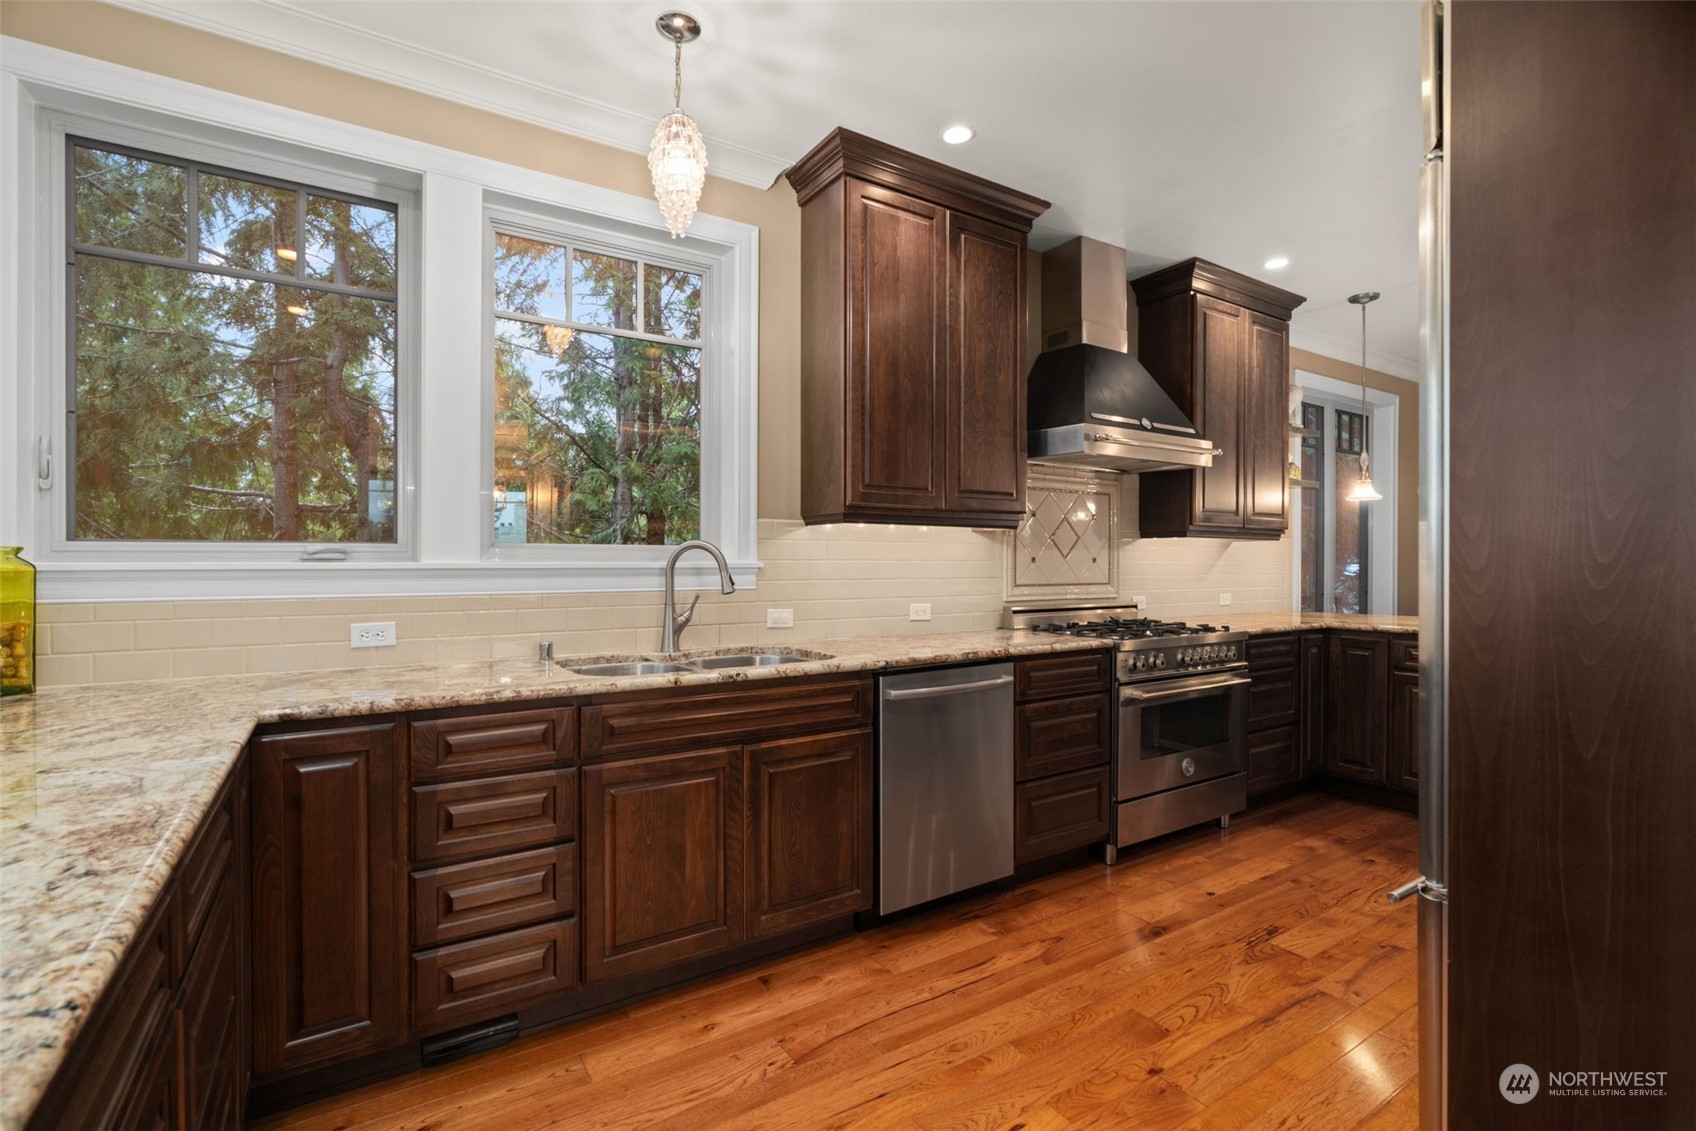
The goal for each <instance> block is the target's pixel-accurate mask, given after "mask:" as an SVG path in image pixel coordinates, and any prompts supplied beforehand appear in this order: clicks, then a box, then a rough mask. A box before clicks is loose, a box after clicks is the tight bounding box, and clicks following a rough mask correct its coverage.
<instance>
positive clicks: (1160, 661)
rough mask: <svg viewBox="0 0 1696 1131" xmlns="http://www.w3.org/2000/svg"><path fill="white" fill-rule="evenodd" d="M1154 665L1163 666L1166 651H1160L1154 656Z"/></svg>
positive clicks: (1164, 664)
mask: <svg viewBox="0 0 1696 1131" xmlns="http://www.w3.org/2000/svg"><path fill="white" fill-rule="evenodd" d="M1154 666H1155V667H1157V668H1163V667H1165V666H1166V653H1164V652H1162V653H1161V654H1160V655H1158V656H1156V657H1154Z"/></svg>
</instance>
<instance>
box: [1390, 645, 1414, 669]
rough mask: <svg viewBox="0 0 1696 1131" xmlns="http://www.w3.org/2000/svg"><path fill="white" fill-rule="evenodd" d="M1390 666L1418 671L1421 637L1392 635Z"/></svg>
mask: <svg viewBox="0 0 1696 1131" xmlns="http://www.w3.org/2000/svg"><path fill="white" fill-rule="evenodd" d="M1390 666H1391V667H1392V668H1403V669H1407V670H1410V671H1417V670H1418V668H1419V637H1417V636H1407V637H1402V636H1392V637H1390Z"/></svg>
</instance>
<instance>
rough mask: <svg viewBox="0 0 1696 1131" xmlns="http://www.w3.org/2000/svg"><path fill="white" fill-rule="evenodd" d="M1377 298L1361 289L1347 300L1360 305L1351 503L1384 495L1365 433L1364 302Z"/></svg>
mask: <svg viewBox="0 0 1696 1131" xmlns="http://www.w3.org/2000/svg"><path fill="white" fill-rule="evenodd" d="M1377 300H1378V292H1377V291H1362V292H1361V293H1360V294H1357V295H1350V296H1349V301H1350V302H1352V303H1354V304H1355V305H1356V306H1358V307H1360V420H1361V426H1362V427H1361V434H1360V478H1359V479H1357V480H1356V481H1355V485H1354V486H1353V487H1351V488H1350V489H1349V493H1348V494H1347V495H1344V496H1343V497H1344V498H1345V499H1347V500H1348V501H1349V502H1351V503H1374V502H1377V501H1378V500H1379V499H1382V498H1383V497H1384V496H1382V495H1380V494H1379V493H1378V488H1376V487H1374V486H1373V485H1372V453H1371V452H1370V451H1368V450H1367V443H1366V433H1367V431H1368V429H1367V428H1366V427H1365V425H1366V304H1367V303H1369V302H1376V301H1377Z"/></svg>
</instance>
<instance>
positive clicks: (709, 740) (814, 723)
mask: <svg viewBox="0 0 1696 1131" xmlns="http://www.w3.org/2000/svg"><path fill="white" fill-rule="evenodd" d="M871 725H872V684H871V680H869V679H853V680H846V679H845V680H831V681H829V682H824V683H801V684H791V683H789V682H788V681H785V680H772V681H769V683H768V684H767V685H766V686H762V687H750V688H737V689H729V688H726V689H722V690H708V691H705V692H702V693H699V694H688V695H676V694H668V695H660V696H650V697H646V698H642V699H631V700H625V701H623V702H617V703H604V704H599V705H596V706H593V707H585V708H583V756H584V757H585V758H609V757H613V756H616V755H623V754H636V753H646V752H649V751H661V750H668V749H676V748H679V747H693V748H700V747H702V746H708V745H717V744H721V743H728V742H734V741H746V740H750V739H757V738H788V737H789V736H791V735H794V734H802V733H806V732H808V731H823V730H859V729H860V728H862V727H869V726H871Z"/></svg>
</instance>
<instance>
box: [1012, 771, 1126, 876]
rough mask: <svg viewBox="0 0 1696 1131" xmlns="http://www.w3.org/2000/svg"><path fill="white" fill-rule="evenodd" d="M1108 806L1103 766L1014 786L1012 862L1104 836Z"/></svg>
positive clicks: (1051, 852)
mask: <svg viewBox="0 0 1696 1131" xmlns="http://www.w3.org/2000/svg"><path fill="white" fill-rule="evenodd" d="M1111 806H1112V796H1111V792H1110V789H1109V786H1108V783H1107V767H1106V766H1102V767H1099V768H1097V769H1093V770H1080V771H1079V772H1077V773H1074V774H1059V775H1057V776H1055V777H1049V778H1043V779H1041V780H1040V781H1032V782H1024V783H1022V784H1020V785H1018V786H1015V787H1014V789H1013V846H1014V850H1013V860H1014V863H1017V864H1025V863H1028V862H1030V861H1032V860H1041V859H1042V858H1043V857H1045V856H1053V855H1055V854H1057V853H1060V852H1064V851H1066V850H1067V849H1070V848H1080V847H1082V846H1084V845H1088V844H1096V843H1099V842H1100V841H1102V840H1105V839H1106V837H1107V821H1108V815H1109V809H1110V808H1111Z"/></svg>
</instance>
